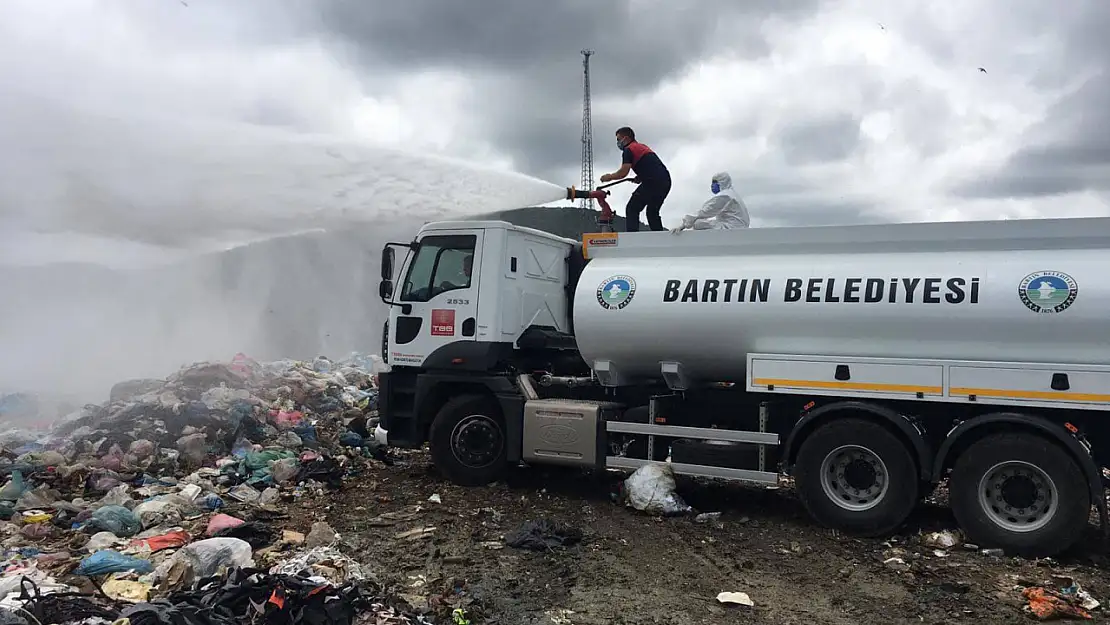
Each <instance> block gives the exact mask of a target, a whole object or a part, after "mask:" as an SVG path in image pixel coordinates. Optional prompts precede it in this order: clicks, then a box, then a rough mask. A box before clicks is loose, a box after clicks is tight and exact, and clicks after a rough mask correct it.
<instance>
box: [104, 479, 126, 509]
mask: <svg viewBox="0 0 1110 625" xmlns="http://www.w3.org/2000/svg"><path fill="white" fill-rule="evenodd" d="M130 490H131V487H130V486H128V485H127V484H120V485H119V486H116V487H115V488H113V489H112V490H110V491H108V494H107V495H104V497H102V498H101V499H100V504H101V505H104V506H124V507H126V506H127V504H129V503H132V502H133V501H134V500H133V499H131V493H130V492H129V491H130Z"/></svg>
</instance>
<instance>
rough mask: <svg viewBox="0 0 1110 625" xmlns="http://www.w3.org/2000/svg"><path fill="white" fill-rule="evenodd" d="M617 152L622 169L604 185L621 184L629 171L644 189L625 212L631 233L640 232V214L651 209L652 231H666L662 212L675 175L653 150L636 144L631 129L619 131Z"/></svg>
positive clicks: (606, 178) (603, 179)
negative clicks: (645, 209)
mask: <svg viewBox="0 0 1110 625" xmlns="http://www.w3.org/2000/svg"><path fill="white" fill-rule="evenodd" d="M617 148H619V149H620V151H621V154H622V156H623V158H622V164H621V168H620V169H618V170H617V171H615V172H613V173H611V174H603V175H602V176H601V182H610V181H612V180H620V179H621V178H624V177H625V176H627V175H628V170H630V169H631V170H632V171H633V172H635V173H636V178H635V179H634V180H633V182H635V183H636V184H638V185H640V186H639V188H638V189H636V190H635V191H633V192H632V197H630V198H628V204H627V205H625V208H624V218H625V222H626V223H627V224H628V231H629V232H637V231H638V230H639V229H640V211H641V210H643V209H644V208H647V220H648V227H649V228H651V229H652V230H656V231H659V230H666V228H664V227H663V220H662V219H660V218H659V209H661V208H663V201H664V200H666V199H667V194H668V193H670V192H671V172H669V171H668V170H667V166H666V165H664V164H663V161H662V160H661V159H660V158H659V155H658V154H656V153H655V152H654V151H652V149H651V148H649V147H648V146H646V145H644V144H643V143H640V142H638V141H636V133H635V132H633V131H632V129H631V128H629V127H628V126H624V127H622V128H618V129H617Z"/></svg>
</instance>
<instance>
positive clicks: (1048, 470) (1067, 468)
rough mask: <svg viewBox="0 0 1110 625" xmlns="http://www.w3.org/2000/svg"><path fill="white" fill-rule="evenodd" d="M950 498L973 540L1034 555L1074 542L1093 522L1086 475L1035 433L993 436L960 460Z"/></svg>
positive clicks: (963, 525) (977, 444) (1013, 551)
mask: <svg viewBox="0 0 1110 625" xmlns="http://www.w3.org/2000/svg"><path fill="white" fill-rule="evenodd" d="M949 499H950V501H949V505H950V506H951V507H952V513H953V514H954V515H955V516H956V520H957V521H959V523H960V527H961V528H962V529H963V530H964V532H966V533H967V536H968V539H969V540H971V541H972V542H974V543H976V544H979V545H983V546H987V547H1000V548H1002V549H1003V550H1005V551H1006V552H1007V553H1013V554H1016V555H1021V556H1028V557H1045V556H1051V555H1055V554H1057V553H1059V552H1060V551H1063V550H1064V549H1067V548H1068V547H1070V546H1071V545H1073V544H1074V543H1075V542H1076V541H1077V540H1078V539H1079V538H1080V537H1081V536H1082V533H1083V530H1084V529H1085V528H1086V526H1087V522H1088V516H1089V514H1090V510H1091V498H1090V493H1089V492H1088V488H1087V480H1086V479H1085V478H1084V476H1083V471H1082V470H1081V469H1080V468H1079V465H1078V464H1077V463H1076V462H1075V461H1074V460H1072V458H1071V456H1070V455H1069V454H1068V452H1067V451H1065V450H1064V449H1062V448H1060V447H1059V446H1058V445H1055V444H1053V443H1051V442H1049V441H1047V440H1045V439H1044V438H1042V437H1040V436H1037V435H1035V434H1026V433H1013V434H995V435H993V436H988V437H986V438H984V439H982V440H980V441H978V442H976V443H974V444H973V445H971V446H970V447H968V448H967V450H965V451H964V452H963V453H962V454H961V455H960V457H959V458H958V459H957V460H956V464H955V466H954V467H953V468H952V477H951V479H950V480H949Z"/></svg>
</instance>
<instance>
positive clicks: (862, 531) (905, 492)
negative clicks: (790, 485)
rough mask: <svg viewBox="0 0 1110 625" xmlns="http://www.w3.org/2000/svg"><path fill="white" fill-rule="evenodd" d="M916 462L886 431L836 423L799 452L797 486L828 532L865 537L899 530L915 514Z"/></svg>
mask: <svg viewBox="0 0 1110 625" xmlns="http://www.w3.org/2000/svg"><path fill="white" fill-rule="evenodd" d="M918 482H919V478H918V475H917V463H916V462H914V458H913V456H912V455H911V453H910V450H909V448H907V447H906V445H905V444H904V443H903V442H902V441H901V439H899V438H898V437H897V436H895V435H894V434H893V433H892V432H891V431H890V430H888V429H887V428H885V427H883V426H881V425H879V424H877V423H874V422H872V421H867V420H864V419H852V418H845V419H837V420H836V421H833V422H831V423H828V424H825V425H822V426H820V427H818V428H817V429H816V430H814V431H813V432H812V433H811V434H810V435H809V436H808V437H807V438H806V439H805V442H803V443H802V446H801V449H799V450H798V459H797V462H796V464H795V483H796V484H797V486H796V488H797V491H798V496H799V498H801V500H802V504H803V505H804V506H805V508H806V510H807V511H809V514H810V515H811V516H812V517H813V518H814V519H815V520H816V521H817V522H818V523H821V524H822V525H824V526H826V527H831V528H834V529H838V530H842V531H845V532H849V533H852V534H856V535H860V536H880V535H883V534H888V533H890V532H892V531H894V530H895V529H897V528H898V526H900V525H901V524H902V523H904V522H905V520H906V518H907V517H909V515H910V513H911V512H913V509H914V506H915V505H917V494H918Z"/></svg>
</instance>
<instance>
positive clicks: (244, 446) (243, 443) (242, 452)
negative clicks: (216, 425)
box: [231, 437, 254, 459]
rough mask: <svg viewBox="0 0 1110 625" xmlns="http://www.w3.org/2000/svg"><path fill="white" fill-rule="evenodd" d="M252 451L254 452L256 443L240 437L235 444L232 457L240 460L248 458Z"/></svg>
mask: <svg viewBox="0 0 1110 625" xmlns="http://www.w3.org/2000/svg"><path fill="white" fill-rule="evenodd" d="M252 451H254V443H252V442H250V441H249V440H247V439H245V438H243V437H240V438H239V440H237V441H235V444H234V445H232V447H231V455H232V456H235V457H236V458H239V459H243V458H246V457H247V454H249V453H251V452H252Z"/></svg>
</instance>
